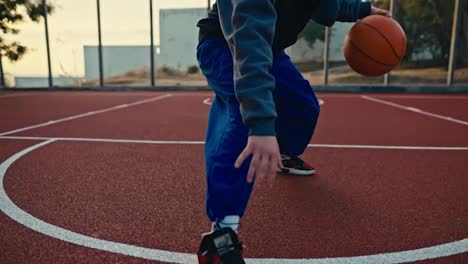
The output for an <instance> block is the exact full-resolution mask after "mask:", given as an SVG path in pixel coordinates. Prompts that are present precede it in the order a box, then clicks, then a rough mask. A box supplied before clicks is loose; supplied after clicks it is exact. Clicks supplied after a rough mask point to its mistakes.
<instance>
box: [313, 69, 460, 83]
mask: <svg viewBox="0 0 468 264" xmlns="http://www.w3.org/2000/svg"><path fill="white" fill-rule="evenodd" d="M304 77H305V78H306V79H308V80H309V81H310V82H311V83H312V84H320V83H322V82H323V77H322V71H315V72H306V73H304ZM328 80H329V82H330V83H331V84H381V83H382V82H383V76H379V77H366V76H362V75H359V74H357V73H355V72H354V71H353V70H351V69H350V68H349V67H340V68H335V69H331V70H330V73H329V79H328ZM455 80H456V83H468V68H463V69H459V70H457V71H455ZM446 82H447V70H445V69H443V68H424V69H397V70H394V71H392V72H391V83H393V84H412V85H415V84H429V85H430V84H445V83H446Z"/></svg>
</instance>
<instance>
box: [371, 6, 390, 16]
mask: <svg viewBox="0 0 468 264" xmlns="http://www.w3.org/2000/svg"><path fill="white" fill-rule="evenodd" d="M370 13H371V15H381V16H386V17H392V14H391V13H390V11H388V10H384V9H380V8H377V7H375V6H372V7H371V12H370Z"/></svg>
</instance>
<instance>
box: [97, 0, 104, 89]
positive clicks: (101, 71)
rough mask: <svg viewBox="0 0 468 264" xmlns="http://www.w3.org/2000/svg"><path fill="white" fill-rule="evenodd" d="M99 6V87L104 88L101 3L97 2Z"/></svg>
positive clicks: (98, 0)
mask: <svg viewBox="0 0 468 264" xmlns="http://www.w3.org/2000/svg"><path fill="white" fill-rule="evenodd" d="M96 4H97V20H98V41H99V44H98V45H99V46H98V58H99V87H100V88H102V87H103V86H104V72H103V69H102V67H103V65H102V33H101V1H100V0H96Z"/></svg>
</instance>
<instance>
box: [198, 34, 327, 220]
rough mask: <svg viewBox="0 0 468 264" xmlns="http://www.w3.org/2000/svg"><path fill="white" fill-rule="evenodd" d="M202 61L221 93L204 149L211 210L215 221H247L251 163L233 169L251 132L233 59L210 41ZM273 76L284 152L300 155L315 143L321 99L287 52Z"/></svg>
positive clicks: (201, 50)
mask: <svg viewBox="0 0 468 264" xmlns="http://www.w3.org/2000/svg"><path fill="white" fill-rule="evenodd" d="M253 48H255V47H253ZM197 59H198V63H199V65H200V68H201V70H202V72H203V74H204V75H205V77H206V78H207V80H208V84H209V85H210V87H211V88H212V89H213V91H214V92H215V94H216V96H215V98H214V100H213V103H212V105H211V110H210V116H209V122H208V129H207V136H206V145H205V160H206V174H207V196H206V211H207V214H208V217H209V218H210V220H211V221H212V222H215V221H220V220H222V219H223V218H224V217H225V216H227V215H239V216H241V217H242V216H243V214H244V211H245V209H246V206H247V203H248V200H249V197H250V194H251V192H252V187H253V183H248V182H247V180H246V176H247V171H248V168H249V166H250V159H248V160H247V161H246V162H244V164H243V166H242V167H241V168H239V169H236V168H234V162H235V161H236V159H237V157H238V156H239V154H240V153H241V152H242V151H243V149H244V148H245V146H246V145H247V138H248V128H247V127H246V126H245V125H244V124H243V123H242V118H241V115H240V111H239V103H238V101H237V99H236V96H235V92H234V82H233V62H232V56H231V53H230V51H229V47H228V46H227V44H226V43H225V41H224V40H207V41H204V42H202V43H200V44H199V45H198V48H197ZM271 73H272V74H273V76H274V77H275V80H276V87H275V90H274V92H273V96H274V100H275V105H276V112H277V114H278V118H277V120H276V137H277V140H278V143H279V147H280V152H281V154H284V155H288V156H293V157H294V156H299V155H301V154H302V153H303V152H304V150H305V149H306V147H307V144H308V143H309V142H310V139H311V138H312V134H313V132H314V129H315V125H316V123H317V118H318V115H319V112H320V107H319V104H318V102H317V98H316V97H315V94H314V92H313V90H312V88H311V86H310V84H309V82H308V81H307V80H305V79H304V78H303V76H302V75H301V73H300V72H299V71H298V70H297V68H296V67H295V66H294V64H293V63H292V62H291V60H290V58H289V57H288V56H287V55H286V54H285V53H284V51H281V52H279V53H278V54H276V55H275V57H274V60H273V66H272V69H271Z"/></svg>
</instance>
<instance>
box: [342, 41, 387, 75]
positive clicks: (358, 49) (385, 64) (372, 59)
mask: <svg viewBox="0 0 468 264" xmlns="http://www.w3.org/2000/svg"><path fill="white" fill-rule="evenodd" d="M349 43H350V44H351V45H352V46H353V47H354V48H355V49H356V50H357V51H359V52H360V53H362V54H363V55H364V56H366V57H367V58H369V59H370V60H371V61H373V62H375V63H378V64H382V65H384V66H388V67H392V68H393V67H395V65H393V64H387V63H383V62H380V61H378V60H376V59H374V58H372V57H371V56H370V55H369V54H367V53H365V52H364V51H363V50H361V49H360V48H359V47H358V46H357V45H356V44H354V43H353V41H352V40H351V39H350V40H349Z"/></svg>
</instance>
